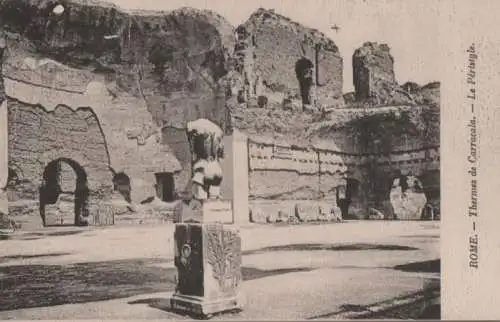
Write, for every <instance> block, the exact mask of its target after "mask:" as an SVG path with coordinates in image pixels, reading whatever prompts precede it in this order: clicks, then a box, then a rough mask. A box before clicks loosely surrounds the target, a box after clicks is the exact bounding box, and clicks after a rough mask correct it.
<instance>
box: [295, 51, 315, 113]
mask: <svg viewBox="0 0 500 322" xmlns="http://www.w3.org/2000/svg"><path fill="white" fill-rule="evenodd" d="M295 75H296V76H297V80H298V81H299V88H300V97H301V98H302V104H304V105H309V104H311V87H312V85H313V79H314V64H313V63H312V61H310V60H309V59H307V58H305V57H302V58H301V59H299V60H298V61H297V63H296V64H295Z"/></svg>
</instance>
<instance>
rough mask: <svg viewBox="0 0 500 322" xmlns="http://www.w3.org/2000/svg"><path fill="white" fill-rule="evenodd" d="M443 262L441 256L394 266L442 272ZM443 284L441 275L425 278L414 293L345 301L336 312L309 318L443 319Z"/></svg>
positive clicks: (420, 271) (418, 270)
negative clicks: (379, 299)
mask: <svg viewBox="0 0 500 322" xmlns="http://www.w3.org/2000/svg"><path fill="white" fill-rule="evenodd" d="M440 264H441V261H440V259H435V260H430V261H422V262H413V263H409V264H405V265H397V266H394V267H392V269H395V270H401V271H405V272H414V273H439V272H440V271H441V265H440ZM440 285H441V283H440V279H439V278H424V279H423V280H422V289H421V290H420V291H418V292H415V293H413V294H408V295H404V296H401V297H399V298H394V299H390V300H388V301H383V302H378V303H372V304H370V305H358V304H349V303H347V304H342V305H341V306H340V309H339V310H338V311H336V312H331V313H327V314H322V315H318V316H312V317H309V318H308V320H316V319H343V320H344V319H349V320H351V319H352V320H357V319H362V320H367V319H374V320H382V319H397V320H429V319H430V320H439V319H441V305H440V292H441V290H440ZM398 303H399V304H398ZM375 308H377V309H375Z"/></svg>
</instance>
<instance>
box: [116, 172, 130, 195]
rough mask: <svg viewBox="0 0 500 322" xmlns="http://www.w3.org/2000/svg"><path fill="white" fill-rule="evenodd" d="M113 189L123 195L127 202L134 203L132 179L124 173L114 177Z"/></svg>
mask: <svg viewBox="0 0 500 322" xmlns="http://www.w3.org/2000/svg"><path fill="white" fill-rule="evenodd" d="M113 189H114V190H115V191H117V192H118V193H119V194H121V195H122V196H123V198H124V199H125V200H126V201H127V202H132V198H131V191H132V187H131V185H130V177H129V176H128V175H126V174H125V173H124V172H119V173H117V174H115V176H114V177H113Z"/></svg>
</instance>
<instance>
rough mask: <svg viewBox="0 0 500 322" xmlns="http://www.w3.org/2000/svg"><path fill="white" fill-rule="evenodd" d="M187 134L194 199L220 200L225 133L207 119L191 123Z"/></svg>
mask: <svg viewBox="0 0 500 322" xmlns="http://www.w3.org/2000/svg"><path fill="white" fill-rule="evenodd" d="M187 132H188V140H189V144H190V149H191V153H192V160H193V177H192V179H191V184H192V197H193V198H194V199H196V200H199V201H203V200H207V199H220V185H221V182H222V169H221V166H220V163H219V160H220V158H222V157H223V156H224V148H223V146H222V136H223V132H222V130H221V129H220V128H219V127H218V126H217V125H215V124H214V123H212V122H211V121H209V120H206V119H199V120H197V121H193V122H189V123H188V125H187Z"/></svg>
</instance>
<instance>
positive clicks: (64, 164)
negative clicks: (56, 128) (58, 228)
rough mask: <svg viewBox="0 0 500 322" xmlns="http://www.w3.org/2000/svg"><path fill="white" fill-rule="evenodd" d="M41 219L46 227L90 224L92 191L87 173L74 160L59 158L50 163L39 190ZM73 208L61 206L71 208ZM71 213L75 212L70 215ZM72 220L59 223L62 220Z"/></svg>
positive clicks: (44, 172) (45, 170)
mask: <svg viewBox="0 0 500 322" xmlns="http://www.w3.org/2000/svg"><path fill="white" fill-rule="evenodd" d="M39 192H40V193H39V196H40V216H41V217H42V222H43V225H44V226H53V225H75V226H86V225H88V222H87V221H86V220H85V218H86V217H87V216H88V197H89V188H88V182H87V174H86V172H85V170H84V169H83V168H82V166H81V165H79V164H78V163H77V162H75V161H74V160H71V159H68V158H59V159H56V160H53V161H51V162H50V163H49V164H47V166H46V167H45V169H44V171H43V181H42V184H41V186H40V190H39ZM68 204H70V207H69V208H68V207H61V206H62V205H68ZM47 208H50V209H51V210H54V209H55V211H56V212H57V214H54V213H50V215H51V216H54V215H57V216H60V217H58V218H53V217H50V218H49V216H48V215H49V213H47ZM71 212H72V213H71ZM63 216H64V217H65V218H68V216H69V218H71V219H72V220H71V219H70V220H65V221H63V220H60V218H62V217H63Z"/></svg>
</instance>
